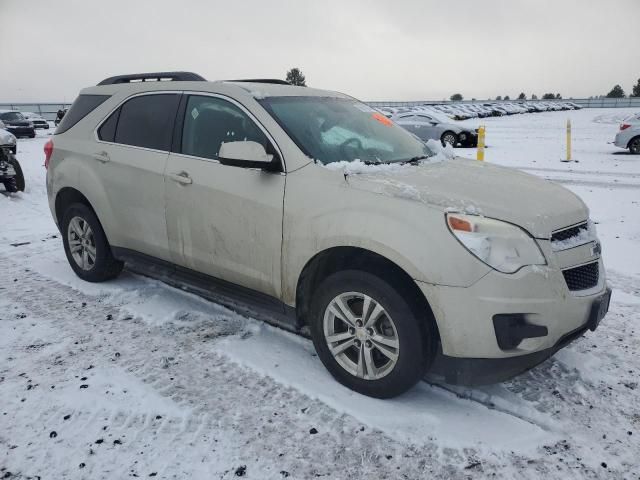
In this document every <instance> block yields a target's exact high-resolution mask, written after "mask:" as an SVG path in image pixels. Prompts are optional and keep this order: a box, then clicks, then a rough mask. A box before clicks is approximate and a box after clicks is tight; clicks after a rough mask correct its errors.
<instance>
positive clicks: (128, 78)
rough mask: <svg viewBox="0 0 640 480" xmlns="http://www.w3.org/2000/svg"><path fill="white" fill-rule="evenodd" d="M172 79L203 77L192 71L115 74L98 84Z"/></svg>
mask: <svg viewBox="0 0 640 480" xmlns="http://www.w3.org/2000/svg"><path fill="white" fill-rule="evenodd" d="M148 81H157V82H159V81H173V82H202V81H206V80H205V79H204V78H203V77H201V76H200V75H198V74H197V73H193V72H151V73H134V74H130V75H116V76H115V77H109V78H105V79H104V80H102V81H101V82H100V83H99V84H98V85H115V84H118V83H131V82H148Z"/></svg>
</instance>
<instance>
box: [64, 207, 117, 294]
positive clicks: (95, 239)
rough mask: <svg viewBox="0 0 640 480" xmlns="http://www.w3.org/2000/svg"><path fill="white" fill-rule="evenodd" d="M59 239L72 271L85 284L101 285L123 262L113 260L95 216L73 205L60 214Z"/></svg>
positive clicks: (83, 208) (113, 276)
mask: <svg viewBox="0 0 640 480" xmlns="http://www.w3.org/2000/svg"><path fill="white" fill-rule="evenodd" d="M61 230H62V239H63V243H64V251H65V253H66V255H67V260H68V261H69V265H71V268H72V269H73V271H74V272H75V273H76V275H78V276H79V277H80V278H82V279H83V280H86V281H88V282H103V281H105V280H110V279H112V278H115V277H117V276H118V274H120V272H121V271H122V268H123V266H124V263H123V262H121V261H119V260H116V259H115V258H113V254H112V253H111V246H110V245H109V242H108V241H107V237H106V235H105V233H104V230H103V229H102V226H101V225H100V222H99V221H98V218H97V217H96V215H95V213H93V211H92V210H91V209H90V208H89V207H87V206H86V205H84V204H82V203H74V204H72V205H71V206H69V207H68V208H67V210H66V211H65V213H64V216H63V220H62V225H61Z"/></svg>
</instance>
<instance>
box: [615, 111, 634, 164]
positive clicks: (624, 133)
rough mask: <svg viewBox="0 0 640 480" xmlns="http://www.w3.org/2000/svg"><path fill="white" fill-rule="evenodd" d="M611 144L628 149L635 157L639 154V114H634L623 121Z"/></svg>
mask: <svg viewBox="0 0 640 480" xmlns="http://www.w3.org/2000/svg"><path fill="white" fill-rule="evenodd" d="M613 144H614V145H615V146H616V147H620V148H628V149H629V151H630V152H631V153H634V154H636V155H638V154H640V113H634V114H633V115H631V116H630V117H627V118H626V119H624V121H623V122H622V123H621V124H620V130H619V131H618V134H617V135H616V139H615V140H614V142H613Z"/></svg>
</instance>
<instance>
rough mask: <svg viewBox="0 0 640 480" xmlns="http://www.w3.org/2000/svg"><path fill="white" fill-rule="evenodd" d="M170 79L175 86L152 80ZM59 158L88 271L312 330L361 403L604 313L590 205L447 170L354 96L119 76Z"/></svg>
mask: <svg viewBox="0 0 640 480" xmlns="http://www.w3.org/2000/svg"><path fill="white" fill-rule="evenodd" d="M159 78H162V79H172V80H173V81H162V82H160V81H155V82H154V81H139V80H149V79H159ZM141 124H144V125H145V128H140V125H141ZM45 154H46V157H45V165H46V166H47V167H48V170H47V192H48V196H49V206H50V208H51V213H52V215H53V218H54V220H55V222H56V224H57V225H58V227H59V229H60V231H61V233H62V235H61V236H62V240H63V244H64V249H65V253H66V255H67V259H68V261H69V264H70V265H71V268H72V269H73V271H74V272H75V273H76V274H77V275H78V276H79V277H80V278H82V279H84V280H87V281H92V282H99V281H104V280H107V279H113V278H115V277H117V276H118V274H119V273H120V271H121V270H122V268H123V266H124V264H125V262H126V263H127V264H128V265H129V267H130V268H133V269H136V270H138V271H141V272H145V273H146V274H148V275H152V276H159V277H160V278H162V279H163V280H164V281H166V282H168V283H171V284H174V285H178V286H180V287H181V288H184V289H187V290H191V291H194V292H197V293H198V294H200V295H202V296H205V297H207V298H211V299H215V300H216V301H219V302H221V303H223V304H225V305H228V306H229V307H230V308H233V309H235V310H239V311H242V312H245V313H246V314H249V315H252V316H256V317H258V318H263V319H265V320H266V321H268V322H271V323H273V324H276V325H279V326H281V327H283V328H287V329H290V330H293V331H296V332H301V333H303V334H309V335H310V336H311V338H312V339H313V343H314V346H315V348H316V351H317V353H318V357H319V358H320V360H321V361H322V362H323V363H324V365H325V366H326V368H327V369H328V370H329V372H331V374H332V375H333V376H334V377H335V378H336V379H337V380H338V381H339V382H341V383H343V384H344V385H346V386H347V387H349V388H351V389H353V390H355V391H357V392H360V393H363V394H365V395H371V396H375V397H391V396H394V395H398V394H400V393H402V392H404V391H406V390H407V389H409V388H411V387H412V386H413V385H414V384H415V383H416V382H418V381H419V380H420V379H421V378H423V375H424V374H425V372H427V371H430V372H432V373H433V374H434V375H435V374H439V375H442V376H443V377H444V379H445V380H446V381H448V382H452V383H464V384H478V383H487V382H495V381H498V380H502V379H505V378H509V377H511V376H513V375H515V374H517V373H520V372H522V371H524V370H527V369H529V368H531V367H533V366H535V365H537V364H538V363H540V362H542V361H543V360H544V359H546V358H548V357H549V356H550V355H552V354H554V353H555V352H556V351H557V350H558V349H560V348H562V347H564V346H565V345H567V344H568V343H569V342H571V341H572V340H574V339H576V338H578V337H579V336H581V335H582V334H583V333H584V332H585V331H587V330H589V329H590V330H595V329H596V327H597V326H598V323H599V322H600V320H601V319H602V318H603V317H604V315H605V314H606V312H607V309H608V305H609V298H610V292H611V291H610V290H609V289H608V288H607V283H606V279H605V270H604V266H603V264H602V258H601V254H600V243H599V241H598V239H597V236H596V234H595V230H594V228H593V225H592V223H591V222H590V220H589V211H588V209H587V207H586V206H585V204H584V203H583V202H582V201H581V200H580V199H579V198H578V197H577V196H576V195H575V194H574V193H572V192H570V191H568V190H567V189H565V188H563V187H562V186H560V185H557V184H554V183H551V182H549V181H546V180H544V179H541V178H539V177H536V176H532V175H528V174H525V173H522V172H520V171H517V170H512V169H508V168H504V167H498V166H494V165H491V164H488V163H486V162H477V161H472V160H465V159H461V158H457V159H453V160H445V159H443V158H442V156H438V155H435V154H434V152H432V151H430V150H429V148H428V147H427V146H426V145H425V143H423V142H421V141H419V140H418V139H417V138H416V137H415V136H413V135H411V134H410V133H408V132H407V131H406V130H404V129H403V128H401V127H400V126H398V125H396V124H395V123H394V122H393V121H391V120H390V119H389V118H387V117H386V116H385V115H383V114H382V113H380V112H378V111H376V110H373V109H372V108H371V107H369V106H368V105H366V104H363V103H361V102H359V101H357V100H355V99H354V98H353V97H350V96H348V95H344V94H340V93H337V92H331V91H323V90H317V89H313V88H306V87H294V86H291V85H289V84H286V82H282V81H272V80H266V81H255V80H252V81H244V82H243V81H218V82H207V81H204V79H202V77H200V76H198V75H196V74H192V73H185V72H175V73H171V72H160V73H154V74H144V75H126V76H119V77H114V78H110V79H106V80H104V81H103V82H101V83H100V85H98V86H96V87H90V88H86V89H84V90H82V92H81V94H80V96H79V97H78V98H77V99H76V101H75V102H74V104H73V106H72V107H71V109H70V110H69V113H68V114H67V115H66V116H65V117H64V119H63V120H62V122H61V123H60V125H59V127H58V128H57V129H56V132H55V134H54V136H53V137H52V139H51V140H50V141H49V142H48V143H47V144H46V146H45ZM354 401H356V402H357V398H355V397H354Z"/></svg>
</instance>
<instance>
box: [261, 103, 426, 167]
mask: <svg viewBox="0 0 640 480" xmlns="http://www.w3.org/2000/svg"><path fill="white" fill-rule="evenodd" d="M260 103H261V104H262V105H263V106H264V107H265V108H266V109H267V111H268V112H269V113H270V114H271V115H272V116H273V117H274V118H275V119H276V121H277V122H278V123H279V124H280V126H281V127H282V128H284V130H285V131H286V132H287V133H288V134H289V136H290V137H291V138H292V139H293V141H294V142H296V144H297V145H298V147H300V149H301V150H302V151H303V152H304V153H305V154H306V155H308V156H309V157H311V158H313V159H314V160H318V161H320V162H322V163H324V164H327V163H332V162H340V161H348V162H350V161H353V160H361V161H363V162H366V163H394V162H406V161H410V160H414V159H416V158H424V157H427V156H431V155H433V154H432V153H431V151H430V150H429V149H428V148H427V146H426V145H425V144H424V143H422V142H421V141H420V140H419V139H417V138H416V137H414V136H413V135H412V134H411V133H409V132H407V131H406V130H404V129H403V128H402V127H400V126H398V125H396V124H395V123H393V122H392V121H391V120H389V119H388V118H387V117H385V116H384V115H383V114H382V113H380V112H378V111H376V110H374V109H373V108H371V107H369V106H368V105H365V104H364V103H361V102H358V101H357V100H353V99H345V98H327V97H266V98H264V99H261V100H260Z"/></svg>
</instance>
